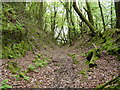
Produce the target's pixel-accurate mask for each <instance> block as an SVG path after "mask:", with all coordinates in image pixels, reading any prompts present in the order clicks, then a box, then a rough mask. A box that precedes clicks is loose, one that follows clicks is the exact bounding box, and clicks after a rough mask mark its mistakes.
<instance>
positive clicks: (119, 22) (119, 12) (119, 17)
mask: <svg viewBox="0 0 120 90" xmlns="http://www.w3.org/2000/svg"><path fill="white" fill-rule="evenodd" d="M115 11H116V28H120V1H119V2H115Z"/></svg>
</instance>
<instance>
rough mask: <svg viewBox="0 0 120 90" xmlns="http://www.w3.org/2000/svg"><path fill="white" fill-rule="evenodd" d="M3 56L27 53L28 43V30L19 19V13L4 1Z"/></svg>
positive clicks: (14, 56)
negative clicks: (26, 40)
mask: <svg viewBox="0 0 120 90" xmlns="http://www.w3.org/2000/svg"><path fill="white" fill-rule="evenodd" d="M2 5H3V8H2V11H3V12H2V15H1V16H0V17H1V18H2V58H7V59H12V58H18V57H22V56H23V55H25V53H26V51H28V47H29V46H28V44H27V42H25V39H26V30H25V29H24V24H21V23H20V21H19V20H18V19H17V14H16V12H15V11H14V9H13V8H12V7H11V5H9V4H6V3H2Z"/></svg>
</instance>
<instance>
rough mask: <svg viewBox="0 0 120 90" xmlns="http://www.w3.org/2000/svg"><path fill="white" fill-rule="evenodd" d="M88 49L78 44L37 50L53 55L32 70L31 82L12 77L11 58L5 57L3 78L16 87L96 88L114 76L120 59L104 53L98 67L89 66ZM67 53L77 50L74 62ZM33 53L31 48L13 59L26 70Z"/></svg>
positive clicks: (30, 74)
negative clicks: (23, 55) (8, 66)
mask: <svg viewBox="0 0 120 90" xmlns="http://www.w3.org/2000/svg"><path fill="white" fill-rule="evenodd" d="M85 52H86V50H85V49H75V48H72V47H71V48H68V47H63V48H58V47H56V48H54V49H42V50H40V51H39V52H37V53H42V54H46V55H47V56H49V57H50V58H51V60H52V61H51V62H49V64H48V65H47V66H46V67H44V68H37V69H36V70H37V71H39V72H29V73H27V75H28V76H29V77H30V80H29V82H28V81H25V80H21V81H16V80H15V78H14V77H11V75H12V74H11V73H10V72H9V71H8V70H7V69H6V68H5V66H6V64H5V63H6V62H7V61H8V59H3V60H2V62H3V65H2V68H3V69H2V74H3V78H2V80H4V79H6V78H7V79H9V85H11V86H13V87H17V88H19V87H31V88H65V87H66V88H95V87H96V86H97V85H100V84H102V83H105V82H106V81H109V80H111V79H112V78H114V77H115V76H116V75H118V74H119V72H118V71H119V62H117V61H116V60H115V58H114V57H112V56H109V57H107V56H105V55H104V54H103V55H104V57H103V56H101V58H100V60H98V61H96V63H97V67H94V68H89V67H88V64H86V63H85V62H86V59H85V56H83V55H82V54H83V53H85ZM68 54H76V60H77V61H79V62H78V63H77V64H74V62H73V59H72V58H71V57H70V56H68ZM34 56H35V55H34V54H32V53H31V52H29V53H28V54H27V55H26V56H25V57H23V58H20V59H14V60H17V61H18V62H19V64H20V65H21V66H22V67H23V70H25V69H26V68H27V67H28V65H29V64H31V63H32V60H34Z"/></svg>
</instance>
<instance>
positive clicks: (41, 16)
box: [39, 2, 44, 30]
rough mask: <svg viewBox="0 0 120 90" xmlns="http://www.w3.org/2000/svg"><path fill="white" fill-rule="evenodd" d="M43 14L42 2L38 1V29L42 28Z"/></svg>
mask: <svg viewBox="0 0 120 90" xmlns="http://www.w3.org/2000/svg"><path fill="white" fill-rule="evenodd" d="M43 15H44V7H43V2H40V10H39V25H40V30H43V26H44V22H43Z"/></svg>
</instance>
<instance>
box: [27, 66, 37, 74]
mask: <svg viewBox="0 0 120 90" xmlns="http://www.w3.org/2000/svg"><path fill="white" fill-rule="evenodd" d="M35 68H36V67H35V66H34V65H31V64H30V65H29V67H28V71H29V72H30V71H33V70H34V69H35Z"/></svg>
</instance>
